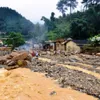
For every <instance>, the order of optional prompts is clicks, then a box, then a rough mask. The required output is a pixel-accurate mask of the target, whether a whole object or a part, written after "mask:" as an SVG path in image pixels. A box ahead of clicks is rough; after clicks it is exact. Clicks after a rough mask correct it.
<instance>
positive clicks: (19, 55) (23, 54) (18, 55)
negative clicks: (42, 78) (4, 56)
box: [12, 52, 28, 61]
mask: <svg viewBox="0 0 100 100" xmlns="http://www.w3.org/2000/svg"><path fill="white" fill-rule="evenodd" d="M27 56H28V53H27V52H21V53H19V54H17V55H16V56H14V57H13V58H12V60H14V61H17V60H24V59H26V58H27Z"/></svg>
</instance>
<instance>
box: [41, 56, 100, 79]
mask: <svg viewBox="0 0 100 100" xmlns="http://www.w3.org/2000/svg"><path fill="white" fill-rule="evenodd" d="M39 60H41V61H44V62H46V61H47V62H54V61H52V60H51V59H48V58H42V57H41V58H39ZM57 65H59V66H63V67H66V68H68V69H72V70H77V71H82V72H84V73H86V74H90V75H93V76H95V77H96V78H98V79H100V74H99V73H95V72H93V71H89V70H87V69H83V68H80V67H78V66H77V67H75V66H70V65H65V64H59V63H58V64H57Z"/></svg>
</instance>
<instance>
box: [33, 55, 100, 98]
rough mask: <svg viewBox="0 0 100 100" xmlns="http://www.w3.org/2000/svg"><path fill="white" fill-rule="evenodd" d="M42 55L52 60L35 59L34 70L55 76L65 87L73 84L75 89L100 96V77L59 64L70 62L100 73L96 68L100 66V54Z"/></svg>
mask: <svg viewBox="0 0 100 100" xmlns="http://www.w3.org/2000/svg"><path fill="white" fill-rule="evenodd" d="M41 57H45V58H49V59H51V60H52V62H51V63H50V62H46V61H45V62H43V61H40V60H33V62H32V67H31V70H32V71H34V72H42V73H46V74H45V75H46V77H53V78H54V79H55V80H56V81H57V83H59V84H60V86H61V87H63V88H64V87H68V86H71V87H72V88H73V89H76V90H78V91H81V92H85V93H87V94H89V95H92V96H95V97H98V98H100V78H98V77H95V76H93V75H91V74H87V73H84V72H82V71H79V70H72V69H68V68H65V67H63V66H59V65H57V64H58V63H63V64H68V63H69V65H74V66H77V65H78V67H82V68H83V69H87V70H91V71H93V73H99V72H100V69H96V68H99V66H100V64H99V61H100V57H99V56H91V55H83V54H81V55H77V57H76V55H73V56H72V55H71V56H70V57H66V56H50V55H49V56H48V55H44V56H41ZM75 63H76V64H75ZM77 63H82V64H88V67H84V66H85V65H82V66H81V65H79V64H77ZM93 66H96V67H93Z"/></svg>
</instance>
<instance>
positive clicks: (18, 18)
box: [0, 7, 34, 35]
mask: <svg viewBox="0 0 100 100" xmlns="http://www.w3.org/2000/svg"><path fill="white" fill-rule="evenodd" d="M33 30H34V24H33V23H32V22H31V21H29V20H27V19H26V18H24V17H23V16H22V15H21V14H19V13H18V12H16V11H15V10H12V9H10V8H8V7H1V8H0V32H7V33H9V32H20V33H22V34H23V35H28V34H30V33H32V32H33Z"/></svg>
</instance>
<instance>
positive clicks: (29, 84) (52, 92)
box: [0, 68, 97, 100]
mask: <svg viewBox="0 0 100 100" xmlns="http://www.w3.org/2000/svg"><path fill="white" fill-rule="evenodd" d="M2 71H3V70H1V72H0V100H97V99H96V98H94V97H92V96H89V95H87V94H84V93H80V92H78V91H75V90H72V89H71V88H60V87H59V86H58V85H57V84H55V83H54V81H53V80H52V79H50V78H46V77H45V76H44V74H40V73H34V72H32V71H30V70H29V69H26V68H18V69H14V70H11V71H6V70H5V71H3V72H2Z"/></svg>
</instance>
